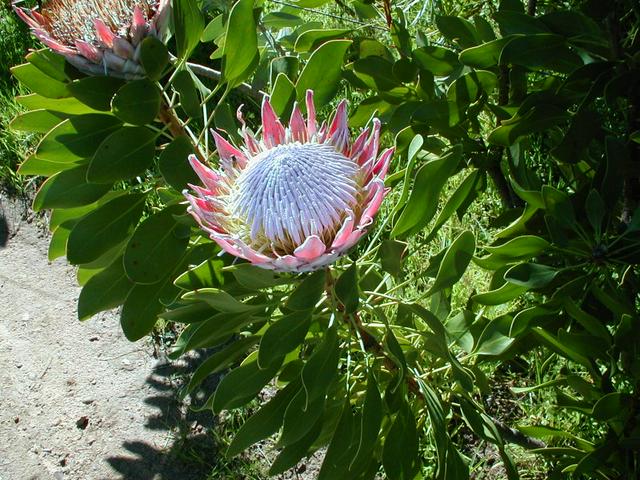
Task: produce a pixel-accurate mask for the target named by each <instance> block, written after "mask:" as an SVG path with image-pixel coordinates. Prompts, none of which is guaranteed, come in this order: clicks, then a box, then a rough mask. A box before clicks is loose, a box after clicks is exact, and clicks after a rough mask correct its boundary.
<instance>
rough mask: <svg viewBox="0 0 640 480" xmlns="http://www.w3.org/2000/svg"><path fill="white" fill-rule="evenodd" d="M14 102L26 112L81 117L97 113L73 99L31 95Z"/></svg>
mask: <svg viewBox="0 0 640 480" xmlns="http://www.w3.org/2000/svg"><path fill="white" fill-rule="evenodd" d="M16 102H17V103H18V104H20V105H22V106H23V107H25V108H26V109H27V110H41V109H45V110H49V111H51V112H57V113H66V114H67V115H82V114H84V113H98V112H97V111H96V110H94V109H93V108H91V107H89V106H87V105H85V104H83V103H81V102H79V101H78V100H76V99H75V98H73V97H69V98H45V97H42V96H40V95H36V94H35V93H32V94H30V95H20V96H18V97H16Z"/></svg>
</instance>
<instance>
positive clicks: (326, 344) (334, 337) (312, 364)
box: [301, 326, 340, 405]
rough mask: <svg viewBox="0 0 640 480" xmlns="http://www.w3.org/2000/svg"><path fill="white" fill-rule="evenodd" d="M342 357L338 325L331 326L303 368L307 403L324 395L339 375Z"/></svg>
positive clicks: (303, 384)
mask: <svg viewBox="0 0 640 480" xmlns="http://www.w3.org/2000/svg"><path fill="white" fill-rule="evenodd" d="M339 359H340V344H339V339H338V334H337V332H336V327H335V326H333V327H330V328H329V329H328V330H327V331H326V332H325V334H324V339H323V340H322V343H320V345H318V346H317V347H316V348H315V350H314V351H313V353H312V354H311V357H310V358H309V360H307V363H305V364H304V367H303V368H302V374H301V375H302V386H303V387H304V391H305V395H306V397H305V398H306V405H309V404H310V403H312V402H313V401H314V400H315V399H316V398H319V397H321V396H324V395H325V393H326V391H327V388H329V385H330V384H331V382H332V381H333V379H334V378H335V376H336V375H337V373H338V371H337V369H338V360H339Z"/></svg>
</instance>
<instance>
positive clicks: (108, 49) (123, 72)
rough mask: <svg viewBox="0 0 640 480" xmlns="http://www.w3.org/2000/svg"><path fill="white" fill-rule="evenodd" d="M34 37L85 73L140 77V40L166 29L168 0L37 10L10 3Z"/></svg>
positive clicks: (59, 3) (57, 4) (69, 2)
mask: <svg viewBox="0 0 640 480" xmlns="http://www.w3.org/2000/svg"><path fill="white" fill-rule="evenodd" d="M13 8H14V10H15V11H16V13H17V14H18V15H19V16H20V18H21V19H22V20H24V22H25V23H26V24H27V25H29V27H31V30H32V31H33V33H34V35H35V36H36V37H38V39H39V40H40V41H41V42H42V43H44V44H45V45H46V46H47V47H49V48H51V49H52V50H53V51H55V52H58V53H60V54H61V55H64V56H65V57H66V59H67V60H68V61H69V63H71V64H72V65H73V66H75V67H76V68H77V69H78V70H80V71H82V72H84V73H86V74H89V75H110V76H114V77H119V78H125V79H128V80H130V79H135V78H140V77H143V76H144V70H143V68H142V66H141V65H140V62H139V61H140V44H141V42H142V40H143V39H144V38H145V37H147V36H149V35H153V36H155V37H158V38H160V39H162V37H163V35H164V32H165V31H166V26H167V20H168V15H169V9H170V0H137V1H136V0H50V1H48V2H47V3H46V4H45V5H43V6H42V8H40V11H38V10H37V9H35V8H34V9H32V10H27V9H24V8H19V7H18V6H16V5H14V6H13Z"/></svg>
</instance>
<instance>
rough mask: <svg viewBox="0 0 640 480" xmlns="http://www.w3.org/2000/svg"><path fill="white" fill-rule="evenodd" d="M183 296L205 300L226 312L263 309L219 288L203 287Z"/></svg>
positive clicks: (189, 298)
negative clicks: (241, 300) (240, 300)
mask: <svg viewBox="0 0 640 480" xmlns="http://www.w3.org/2000/svg"><path fill="white" fill-rule="evenodd" d="M182 298H184V299H185V300H201V301H205V302H207V303H208V304H209V305H211V306H212V307H213V308H215V309H216V310H218V311H220V312H226V313H246V312H254V311H257V310H259V309H261V307H257V306H255V305H247V304H244V303H242V302H239V301H238V300H236V299H235V298H234V297H233V296H231V295H229V294H228V293H227V292H225V291H224V290H220V289H218V288H203V289H200V290H196V291H194V292H188V293H185V294H184V296H183V297H182Z"/></svg>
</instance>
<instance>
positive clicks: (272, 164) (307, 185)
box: [184, 90, 393, 272]
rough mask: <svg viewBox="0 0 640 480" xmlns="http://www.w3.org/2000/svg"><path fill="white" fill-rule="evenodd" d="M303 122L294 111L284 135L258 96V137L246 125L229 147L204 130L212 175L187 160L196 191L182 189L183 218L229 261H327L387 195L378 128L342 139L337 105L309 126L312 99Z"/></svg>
mask: <svg viewBox="0 0 640 480" xmlns="http://www.w3.org/2000/svg"><path fill="white" fill-rule="evenodd" d="M306 106H307V113H308V115H307V119H306V120H305V119H304V117H303V115H302V113H301V111H300V109H299V108H298V106H297V105H296V106H294V108H293V113H292V115H291V119H290V121H289V126H288V127H287V128H285V127H284V126H283V125H282V123H281V122H280V120H279V119H278V117H277V115H276V114H275V112H274V111H273V108H272V107H271V104H270V103H269V100H268V99H265V100H264V102H263V104H262V132H261V138H260V139H258V138H256V136H255V135H254V134H253V133H252V132H251V131H250V130H249V129H248V128H247V127H246V125H245V123H244V121H243V119H242V115H241V113H240V111H238V119H239V120H240V122H241V123H242V135H243V137H244V145H243V146H242V147H240V148H236V147H235V146H233V145H232V144H231V143H229V142H228V141H226V140H225V139H224V138H222V137H221V136H220V135H219V134H218V133H216V132H213V136H214V139H215V142H216V147H217V150H218V155H219V157H220V168H219V169H218V170H213V169H210V168H208V167H206V166H205V165H203V164H202V163H201V162H200V161H199V160H198V159H197V157H196V156H193V155H192V156H191V157H190V158H189V161H190V162H191V165H192V166H193V168H194V170H195V171H196V173H197V174H198V176H199V177H200V179H201V180H202V183H203V184H204V187H200V186H193V185H190V187H191V188H192V190H193V192H192V193H189V192H188V191H185V192H184V194H185V196H186V198H187V200H189V203H190V207H189V212H190V213H191V214H192V215H193V216H194V218H195V219H196V221H197V222H198V223H199V224H200V226H201V227H202V229H203V230H205V231H206V232H207V233H208V234H209V236H210V237H211V239H213V240H214V241H216V242H217V243H218V244H219V245H220V247H222V249H223V250H224V251H226V252H228V253H230V254H232V255H235V256H237V257H240V258H244V259H246V260H248V261H250V262H251V263H253V264H255V265H257V266H260V267H263V268H267V269H272V270H277V271H289V272H305V271H310V270H315V269H317V268H320V267H323V266H325V265H328V264H330V263H332V262H334V261H335V260H336V259H337V258H338V257H339V256H341V255H342V254H344V253H345V252H346V251H347V250H349V249H350V248H351V247H352V246H353V245H355V244H356V243H357V242H358V240H359V239H360V238H361V237H362V236H363V235H364V234H365V233H366V230H367V228H368V227H369V226H370V225H371V224H372V223H373V217H374V215H375V214H376V212H377V211H378V209H379V208H380V204H381V203H382V199H383V198H384V196H385V194H386V192H387V190H386V189H385V187H384V182H383V178H384V176H385V174H386V172H387V168H388V167H389V162H390V160H391V156H392V155H393V149H392V148H390V149H387V150H385V151H384V152H383V153H382V154H381V155H380V156H378V147H379V137H380V121H379V120H377V119H374V120H373V127H372V129H365V130H364V131H363V132H362V133H360V135H359V136H358V137H357V138H356V139H355V140H353V141H352V139H351V137H350V134H349V127H348V125H347V109H346V107H347V105H346V101H344V100H343V101H342V102H341V103H340V104H339V105H338V108H337V111H336V112H335V115H334V117H333V119H332V121H331V122H330V123H329V124H328V125H327V124H324V123H323V124H322V126H320V127H318V125H317V123H316V113H315V107H314V104H313V92H312V91H310V90H309V91H307V97H306Z"/></svg>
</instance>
